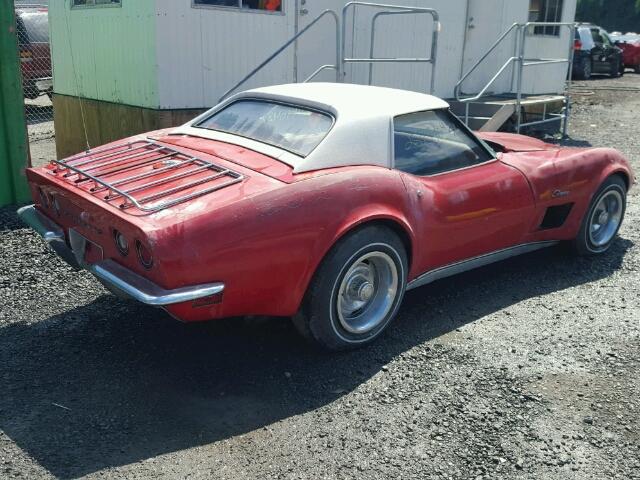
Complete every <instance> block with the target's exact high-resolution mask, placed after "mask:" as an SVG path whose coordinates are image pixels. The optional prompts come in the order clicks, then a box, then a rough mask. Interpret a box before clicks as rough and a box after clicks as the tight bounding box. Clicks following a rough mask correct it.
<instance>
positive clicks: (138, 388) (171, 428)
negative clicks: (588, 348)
mask: <svg viewBox="0 0 640 480" xmlns="http://www.w3.org/2000/svg"><path fill="white" fill-rule="evenodd" d="M631 245H632V242H630V241H629V240H625V239H619V240H618V241H617V242H616V243H615V245H614V247H613V248H612V250H611V251H610V253H609V254H608V255H607V256H604V257H600V258H595V259H588V258H575V257H572V256H568V255H566V254H565V252H564V251H563V249H561V248H553V249H548V250H544V251H540V252H536V253H533V254H530V255H528V256H524V257H519V258H516V259H512V260H508V261H505V262H502V263H499V264H496V265H493V266H490V267H485V268H483V269H480V270H476V271H474V272H469V273H466V274H463V275H459V276H457V277H453V278H450V279H446V280H442V281H439V282H436V283H434V284H432V285H430V286H427V287H423V288H421V289H417V290H414V291H412V292H409V293H408V294H407V296H406V299H405V302H404V304H403V306H402V308H401V311H400V313H399V318H398V320H397V321H396V322H395V324H394V325H393V326H392V327H391V328H390V330H389V332H388V333H387V334H385V335H384V336H383V337H382V338H380V340H379V341H378V342H377V343H375V344H374V345H372V346H371V347H369V348H365V349H362V350H359V351H355V352H347V353H331V354H327V353H323V352H319V351H317V350H314V349H313V348H311V347H309V346H308V345H306V344H305V343H304V342H302V341H301V339H300V338H299V337H298V335H297V334H296V333H295V331H294V330H293V328H292V327H291V326H290V323H289V322H288V321H287V320H284V319H267V320H246V319H235V320H234V319H230V320H223V321H218V322H211V323H207V324H199V325H184V324H180V323H178V322H176V321H174V320H172V319H170V318H169V317H168V316H167V315H165V314H164V313H162V312H161V311H159V310H153V309H149V308H146V307H143V306H140V305H138V304H135V303H129V302H122V301H119V300H116V299H115V298H113V297H112V296H109V295H103V296H101V297H99V298H97V299H95V301H93V302H92V303H90V304H88V305H84V306H81V307H78V308H76V309H73V310H69V311H67V312H65V313H63V314H61V315H56V316H53V317H51V318H48V319H45V320H42V321H40V322H36V323H30V324H27V323H12V324H10V325H8V326H5V327H3V328H0V365H1V367H0V392H2V394H1V395H0V428H1V429H2V430H3V431H4V432H5V433H6V435H8V436H9V437H10V438H11V439H12V440H13V441H15V443H16V444H17V445H18V446H19V447H20V448H22V449H23V450H24V451H25V452H26V454H28V455H29V456H31V457H32V458H34V459H35V460H36V461H37V462H39V464H40V465H42V466H43V467H44V468H46V469H47V470H48V471H49V472H51V473H52V474H53V475H55V476H57V477H60V478H74V477H78V476H82V475H85V474H89V473H92V472H96V471H99V470H102V469H105V468H108V467H112V466H119V465H124V464H130V463H133V462H139V461H144V460H146V459H150V458H153V457H155V456H157V455H161V454H165V453H170V452H176V451H180V450H184V449H188V448H192V447H197V446H200V445H206V444H209V443H212V442H216V441H220V440H224V439H227V438H229V437H232V436H235V435H239V434H242V433H246V432H250V431H254V430H257V429H261V428H268V426H269V425H270V424H272V423H274V422H278V421H279V420H282V419H285V418H288V417H291V416H295V415H299V414H302V413H305V412H308V411H311V410H315V409H318V408H321V407H323V406H325V405H327V404H330V403H331V402H333V401H334V400H336V399H337V398H339V397H340V396H342V395H344V394H345V393H348V392H349V391H351V390H353V389H355V388H356V387H358V386H359V385H360V384H362V383H364V382H366V381H367V380H368V379H370V378H371V377H372V376H374V375H376V374H377V373H379V372H380V370H381V368H382V366H383V365H385V364H386V363H388V362H390V361H391V360H393V359H394V358H395V357H397V356H398V355H399V354H401V353H403V352H405V351H407V350H409V349H411V348H412V347H414V346H415V345H418V344H421V343H423V342H426V341H429V340H432V339H437V338H438V337H439V336H441V335H443V334H445V333H447V332H450V331H452V330H455V329H457V328H459V327H461V326H463V325H465V324H468V323H470V322H475V321H477V320H479V319H481V318H483V317H485V316H487V315H489V314H491V313H494V312H496V311H499V310H501V309H504V308H507V307H509V306H511V305H513V304H515V303H518V302H520V301H522V300H525V299H528V298H532V297H537V296H541V295H545V294H548V293H551V292H557V291H560V290H564V289H569V288H572V287H575V286H577V285H580V284H583V283H586V282H592V281H595V280H597V279H600V278H603V277H606V276H608V275H611V274H612V273H613V272H615V271H616V270H618V269H619V268H620V267H621V265H622V261H623V257H624V255H625V252H626V251H627V250H628V249H629V248H630V247H631ZM33 301H34V302H37V295H34V298H33ZM267 433H268V432H265V434H267Z"/></svg>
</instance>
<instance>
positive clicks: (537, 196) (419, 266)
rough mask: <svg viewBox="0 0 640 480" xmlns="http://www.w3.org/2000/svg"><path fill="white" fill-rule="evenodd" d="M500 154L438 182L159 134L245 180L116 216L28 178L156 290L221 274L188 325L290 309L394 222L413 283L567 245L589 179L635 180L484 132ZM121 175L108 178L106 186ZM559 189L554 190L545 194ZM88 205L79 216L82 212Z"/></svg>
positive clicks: (591, 156) (106, 206)
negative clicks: (335, 249) (515, 252)
mask: <svg viewBox="0 0 640 480" xmlns="http://www.w3.org/2000/svg"><path fill="white" fill-rule="evenodd" d="M481 136H482V137H483V138H485V139H486V140H488V141H491V142H494V143H496V144H501V145H503V147H501V148H502V150H503V153H500V154H499V155H498V158H497V159H495V160H493V161H491V162H488V163H485V164H482V165H478V166H475V167H472V168H468V169H464V170H459V171H455V172H450V173H445V174H441V175H437V176H433V177H423V178H420V177H414V176H411V175H408V174H404V173H401V172H398V171H395V170H391V169H386V168H382V167H375V166H357V167H343V168H335V169H331V170H323V171H317V172H308V173H305V174H299V175H294V174H293V173H292V170H291V168H290V167H289V166H287V165H284V164H282V163H280V162H278V161H277V160H274V159H272V158H270V157H267V156H265V155H262V154H259V153H257V152H254V151H251V150H248V149H246V148H241V147H237V146H234V145H229V144H225V143H222V142H216V141H212V140H203V139H197V138H190V137H185V136H181V137H168V136H164V135H163V132H155V135H154V138H155V139H156V141H158V142H159V143H161V144H162V143H166V144H171V146H172V147H173V148H175V149H178V150H181V151H183V152H184V153H187V154H189V153H191V154H195V153H197V154H198V156H200V157H202V158H204V159H207V160H211V161H213V162H215V163H217V164H220V165H222V166H225V167H228V168H232V169H234V170H235V171H237V172H239V173H242V174H243V175H245V177H246V178H245V180H244V181H243V182H242V183H239V184H236V185H233V186H231V187H227V188H225V189H223V190H220V191H218V192H215V193H211V194H208V195H205V196H203V197H200V198H198V199H196V200H192V201H190V202H186V203H182V204H179V205H176V206H174V207H171V208H169V209H166V210H163V211H161V212H159V213H155V214H143V213H142V212H137V211H135V210H127V211H122V210H120V209H119V208H118V207H117V205H116V204H114V202H112V203H107V202H105V201H104V200H102V199H101V198H98V196H97V195H95V194H92V193H91V192H90V191H88V188H84V187H83V188H79V187H78V186H75V185H71V184H70V183H69V182H68V181H67V180H65V179H64V178H61V177H60V176H56V175H53V174H52V173H51V170H49V169H47V168H46V167H43V168H34V169H29V170H28V172H27V174H28V178H29V182H30V184H31V187H32V191H33V197H34V201H35V202H36V203H37V204H38V208H39V209H40V210H41V211H43V212H44V213H45V214H46V215H48V216H49V217H50V218H51V219H52V220H54V221H55V222H57V223H58V224H60V225H62V226H63V227H65V228H69V227H73V228H76V229H77V230H78V231H79V233H81V234H82V235H84V236H86V237H87V238H89V239H90V240H92V241H94V242H95V243H97V244H99V245H100V246H102V248H103V250H104V257H105V258H111V259H113V260H114V261H116V262H118V263H120V264H122V265H124V266H126V267H128V268H130V269H132V270H133V271H135V272H137V273H138V274H140V275H143V276H145V277H147V278H149V279H151V280H152V281H154V282H156V283H158V284H159V285H161V286H162V287H164V288H177V287H181V286H186V285H195V284H201V283H208V282H224V284H225V291H224V295H223V297H222V301H221V302H219V299H216V302H219V303H214V302H211V304H208V302H197V304H196V306H194V304H193V303H192V302H186V303H183V304H177V305H172V306H170V307H168V311H169V312H170V313H171V314H173V315H174V316H175V317H177V318H179V319H181V320H183V321H200V320H208V319H212V318H220V317H231V316H241V315H282V316H289V315H292V314H294V313H295V312H296V311H297V310H298V308H299V305H300V302H301V300H302V297H303V296H304V293H305V291H306V289H307V286H308V284H309V282H310V280H311V277H312V276H313V274H314V272H315V271H316V269H317V267H318V265H319V263H320V262H321V261H322V258H323V257H324V256H325V255H326V253H327V252H328V250H329V249H330V248H331V247H332V246H333V245H334V244H335V242H336V241H338V240H339V239H340V238H341V237H342V236H344V235H345V234H346V233H348V232H349V231H350V230H352V229H354V228H357V227H358V225H361V224H363V223H366V222H371V221H386V222H393V223H394V224H395V225H396V227H397V229H398V230H399V231H400V232H403V233H404V235H405V236H406V238H407V240H408V241H409V242H410V244H411V252H410V253H411V268H410V272H409V280H411V279H414V278H416V277H417V276H419V275H420V274H422V273H423V272H425V271H428V270H430V269H433V268H436V267H439V266H443V265H446V264H449V263H452V262H456V261H459V260H463V259H466V258H470V257H473V256H476V255H479V254H482V253H486V252H491V251H494V250H498V249H501V248H504V247H508V246H511V245H517V244H521V243H526V242H532V241H539V240H550V239H557V240H562V239H570V238H573V237H574V236H575V235H576V232H577V229H578V226H579V222H580V219H581V218H582V216H583V214H584V212H585V209H586V206H587V205H588V203H589V200H590V198H591V196H592V195H593V193H594V192H595V190H596V189H597V187H598V185H600V183H601V182H602V181H603V180H604V179H605V178H606V177H607V176H608V175H611V174H613V173H617V172H619V173H621V174H623V175H625V176H626V177H627V178H629V179H631V180H632V179H633V177H632V172H631V169H630V167H629V164H628V162H627V161H626V160H625V159H624V158H623V157H622V155H620V154H619V153H618V152H616V151H615V150H609V149H572V148H560V147H557V146H555V145H548V144H545V143H543V142H540V141H538V140H535V139H530V138H528V137H523V136H517V135H508V134H481ZM115 179H117V177H114V180H115ZM38 187H41V188H42V189H44V190H45V191H46V192H48V193H55V194H57V195H59V196H61V197H62V199H63V205H62V207H63V208H62V214H61V215H56V214H55V213H54V211H53V210H52V209H51V208H50V207H49V208H46V207H44V206H43V205H39V202H40V200H39V194H38V190H37V189H38ZM555 191H563V192H564V191H566V192H568V194H567V195H566V196H563V197H561V198H557V197H554V195H553V192H555ZM569 202H571V203H575V207H574V209H573V210H572V212H571V215H570V218H569V220H568V221H567V222H566V224H565V225H564V226H563V227H561V228H558V229H554V230H545V231H540V230H539V229H538V226H539V225H540V222H541V220H542V217H543V215H544V211H545V209H546V208H547V207H548V206H550V205H554V204H563V203H569ZM83 212H84V213H83ZM114 228H116V229H118V230H119V231H121V232H122V233H124V234H125V235H126V236H127V237H128V238H129V239H130V241H131V242H133V240H134V239H138V240H140V241H142V242H143V243H144V244H145V245H147V246H148V248H150V249H151V250H152V252H153V256H154V258H155V263H154V266H153V268H151V269H150V270H145V269H144V268H143V267H142V266H141V265H140V264H139V262H138V259H137V258H136V255H135V254H134V253H133V252H130V253H129V255H127V256H126V257H123V256H122V255H121V254H120V253H119V252H118V251H117V250H116V248H115V245H114V241H113V229H114Z"/></svg>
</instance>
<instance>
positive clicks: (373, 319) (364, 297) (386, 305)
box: [337, 252, 399, 335]
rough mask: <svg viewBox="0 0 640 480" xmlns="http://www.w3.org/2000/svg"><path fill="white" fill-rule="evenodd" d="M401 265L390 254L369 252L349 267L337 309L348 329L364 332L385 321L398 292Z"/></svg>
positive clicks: (353, 331)
mask: <svg viewBox="0 0 640 480" xmlns="http://www.w3.org/2000/svg"><path fill="white" fill-rule="evenodd" d="M398 284H399V282H398V268H397V266H396V264H395V262H394V261H393V260H392V259H391V257H390V256H389V255H387V254H386V253H383V252H369V253H367V254H365V255H362V256H361V257H360V258H358V259H357V260H356V261H355V262H354V263H353V264H352V265H351V266H350V267H349V269H348V270H347V273H346V274H345V275H344V277H343V279H342V282H341V284H340V289H339V290H338V297H337V310H338V319H339V320H340V325H342V328H344V329H345V330H346V331H347V332H349V333H353V334H357V335H362V334H365V333H368V332H370V331H372V330H374V329H375V328H376V327H378V326H380V325H381V324H382V323H384V321H385V319H386V317H387V315H388V314H389V312H390V311H391V309H392V308H393V303H394V300H395V299H396V296H397V294H398Z"/></svg>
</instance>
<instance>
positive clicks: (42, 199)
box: [38, 187, 49, 208]
mask: <svg viewBox="0 0 640 480" xmlns="http://www.w3.org/2000/svg"><path fill="white" fill-rule="evenodd" d="M38 195H39V196H40V203H41V204H42V206H43V207H44V208H49V197H47V194H46V193H44V190H42V188H40V187H38Z"/></svg>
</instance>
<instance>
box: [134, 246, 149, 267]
mask: <svg viewBox="0 0 640 480" xmlns="http://www.w3.org/2000/svg"><path fill="white" fill-rule="evenodd" d="M136 251H137V252H138V260H140V263H141V264H142V266H143V267H144V268H146V269H149V268H151V267H152V266H153V256H152V255H151V251H150V250H149V249H148V248H147V247H145V246H144V245H143V244H142V242H141V241H140V240H136Z"/></svg>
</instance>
